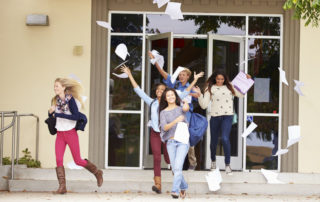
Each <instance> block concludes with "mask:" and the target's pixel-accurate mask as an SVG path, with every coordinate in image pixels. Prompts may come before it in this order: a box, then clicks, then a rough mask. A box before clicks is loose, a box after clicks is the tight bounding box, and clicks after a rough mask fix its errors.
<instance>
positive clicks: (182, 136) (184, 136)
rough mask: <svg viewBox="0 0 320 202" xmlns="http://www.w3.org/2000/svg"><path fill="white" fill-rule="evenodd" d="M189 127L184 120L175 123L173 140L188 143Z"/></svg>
mask: <svg viewBox="0 0 320 202" xmlns="http://www.w3.org/2000/svg"><path fill="white" fill-rule="evenodd" d="M189 136H190V135H189V129H188V125H187V123H185V122H179V123H177V127H176V131H175V132H174V138H173V139H174V140H176V141H178V142H181V143H183V144H188V143H189Z"/></svg>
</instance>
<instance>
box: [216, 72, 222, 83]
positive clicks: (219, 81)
mask: <svg viewBox="0 0 320 202" xmlns="http://www.w3.org/2000/svg"><path fill="white" fill-rule="evenodd" d="M223 83H224V77H223V76H222V75H221V74H218V75H217V77H216V85H217V86H222V85H223Z"/></svg>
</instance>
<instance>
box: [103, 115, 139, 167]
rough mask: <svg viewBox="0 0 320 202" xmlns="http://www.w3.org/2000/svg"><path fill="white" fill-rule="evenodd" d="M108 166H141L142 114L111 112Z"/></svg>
mask: <svg viewBox="0 0 320 202" xmlns="http://www.w3.org/2000/svg"><path fill="white" fill-rule="evenodd" d="M108 134H109V136H108V138H109V141H108V143H109V145H108V166H124V167H139V161H140V160H139V158H140V115H139V114H110V117H109V133H108Z"/></svg>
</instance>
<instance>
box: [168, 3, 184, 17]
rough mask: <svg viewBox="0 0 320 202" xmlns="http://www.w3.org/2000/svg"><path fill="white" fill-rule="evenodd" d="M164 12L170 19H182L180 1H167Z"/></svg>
mask: <svg viewBox="0 0 320 202" xmlns="http://www.w3.org/2000/svg"><path fill="white" fill-rule="evenodd" d="M165 14H167V15H169V16H170V18H171V19H172V20H178V19H183V15H182V12H181V3H176V2H168V4H167V8H166V11H165Z"/></svg>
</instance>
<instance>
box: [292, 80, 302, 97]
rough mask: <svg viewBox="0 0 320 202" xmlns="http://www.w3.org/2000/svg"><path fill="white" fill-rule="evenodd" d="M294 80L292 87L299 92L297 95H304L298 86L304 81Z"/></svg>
mask: <svg viewBox="0 0 320 202" xmlns="http://www.w3.org/2000/svg"><path fill="white" fill-rule="evenodd" d="M294 82H295V84H296V85H295V87H294V90H295V91H296V92H297V93H298V94H299V95H302V96H304V94H303V93H302V91H301V89H300V87H302V86H304V83H303V82H301V81H298V80H294Z"/></svg>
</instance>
